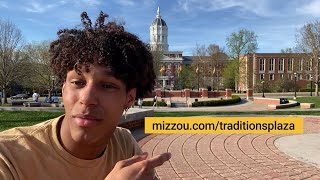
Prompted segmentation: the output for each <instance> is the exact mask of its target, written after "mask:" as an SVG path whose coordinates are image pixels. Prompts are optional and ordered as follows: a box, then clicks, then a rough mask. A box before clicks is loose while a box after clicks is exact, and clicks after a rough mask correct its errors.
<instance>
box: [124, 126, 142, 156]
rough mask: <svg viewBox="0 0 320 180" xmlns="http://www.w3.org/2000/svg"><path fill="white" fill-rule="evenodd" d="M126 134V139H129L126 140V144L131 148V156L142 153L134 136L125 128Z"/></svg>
mask: <svg viewBox="0 0 320 180" xmlns="http://www.w3.org/2000/svg"><path fill="white" fill-rule="evenodd" d="M127 132H128V133H127V136H128V138H127V139H128V140H129V142H128V144H131V147H132V148H131V149H132V151H131V156H134V155H138V154H142V150H141V148H140V146H139V144H138V142H137V141H136V140H135V139H134V137H133V136H132V134H131V132H130V130H127Z"/></svg>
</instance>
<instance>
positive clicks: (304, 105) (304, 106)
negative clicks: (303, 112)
mask: <svg viewBox="0 0 320 180" xmlns="http://www.w3.org/2000/svg"><path fill="white" fill-rule="evenodd" d="M315 107H316V105H315V104H314V103H300V108H301V109H311V108H315Z"/></svg>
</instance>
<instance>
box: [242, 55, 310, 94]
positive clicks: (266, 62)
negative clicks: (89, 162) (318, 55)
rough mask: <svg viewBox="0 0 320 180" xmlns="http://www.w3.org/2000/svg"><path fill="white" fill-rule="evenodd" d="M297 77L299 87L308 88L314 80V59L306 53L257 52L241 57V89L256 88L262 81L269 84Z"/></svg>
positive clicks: (293, 79)
mask: <svg viewBox="0 0 320 180" xmlns="http://www.w3.org/2000/svg"><path fill="white" fill-rule="evenodd" d="M295 77H296V82H295V83H296V86H297V89H300V88H307V85H308V84H309V83H310V81H311V80H312V60H311V59H310V57H308V56H307V55H306V54H300V53H255V54H249V55H244V56H242V57H241V58H240V82H239V90H240V91H246V90H247V89H248V88H252V89H253V90H256V89H255V88H256V87H257V86H259V84H261V82H262V81H264V82H265V83H266V84H268V85H269V86H272V85H274V84H275V83H276V82H277V81H278V80H281V79H283V80H285V81H287V82H289V81H292V82H294V81H295ZM269 88H272V87H269Z"/></svg>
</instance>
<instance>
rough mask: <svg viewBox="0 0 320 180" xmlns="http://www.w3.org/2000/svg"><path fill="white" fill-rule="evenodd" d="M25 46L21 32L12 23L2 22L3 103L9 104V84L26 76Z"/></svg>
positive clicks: (0, 72) (0, 70)
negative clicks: (7, 92)
mask: <svg viewBox="0 0 320 180" xmlns="http://www.w3.org/2000/svg"><path fill="white" fill-rule="evenodd" d="M23 45H24V40H23V37H22V33H21V30H20V29H19V28H18V27H16V26H15V25H14V24H13V23H11V22H10V21H2V20H0V85H1V88H2V93H3V94H2V95H3V98H4V101H3V103H8V101H7V94H6V90H7V88H8V86H9V84H11V83H12V82H14V81H18V80H19V79H21V78H22V77H24V76H25V75H26V74H24V73H23V70H24V69H25V68H26V65H25V64H26V63H27V60H26V56H25V53H24V52H23V51H22V48H23Z"/></svg>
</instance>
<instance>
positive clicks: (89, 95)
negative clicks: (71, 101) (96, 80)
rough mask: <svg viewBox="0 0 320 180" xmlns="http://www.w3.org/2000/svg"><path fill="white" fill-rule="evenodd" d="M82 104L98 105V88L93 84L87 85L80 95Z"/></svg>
mask: <svg viewBox="0 0 320 180" xmlns="http://www.w3.org/2000/svg"><path fill="white" fill-rule="evenodd" d="M80 103H81V104H83V105H86V106H94V105H97V104H98V95H97V87H96V86H95V85H94V84H93V83H87V84H86V85H85V86H84V87H83V88H82V89H81V93H80Z"/></svg>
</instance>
